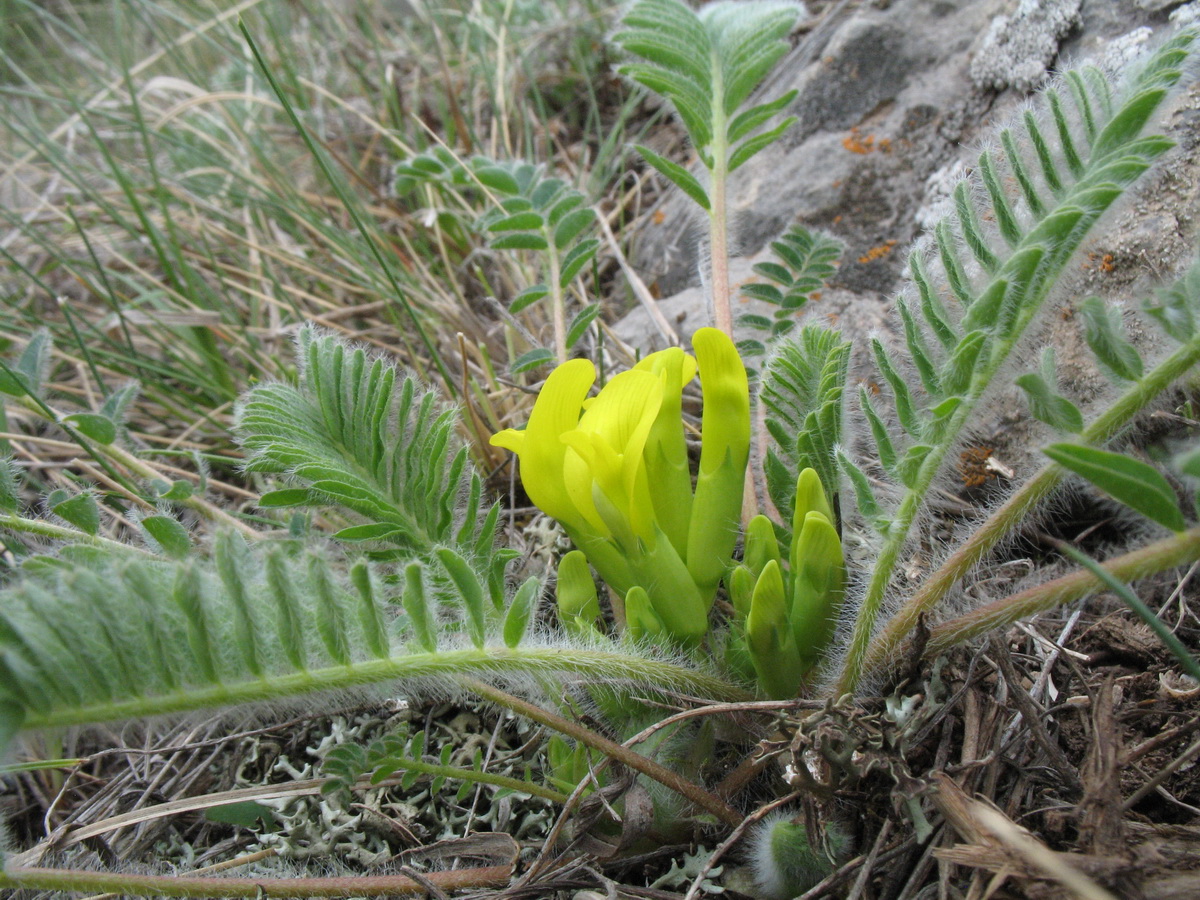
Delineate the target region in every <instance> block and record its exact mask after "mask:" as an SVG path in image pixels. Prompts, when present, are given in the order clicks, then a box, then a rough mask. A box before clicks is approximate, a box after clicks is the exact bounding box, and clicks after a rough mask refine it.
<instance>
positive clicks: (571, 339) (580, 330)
mask: <svg viewBox="0 0 1200 900" xmlns="http://www.w3.org/2000/svg"><path fill="white" fill-rule="evenodd" d="M598 315H600V304H599V303H589V304H588V305H587V306H585V307H584V308H583V309H581V310H580V311H579V314H578V315H576V316H575V318H574V319H572V320H571V327H570V328H568V329H567V349H570V348H571V347H574V346H575V344H576V342H577V341H578V340H579V339H580V338H581V337H583V334H584V332H585V331H587V329H588V326H589V325H591V324H592V322H593V321H594V320H595V318H596V316H598Z"/></svg>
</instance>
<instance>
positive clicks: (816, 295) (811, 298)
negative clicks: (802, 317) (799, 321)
mask: <svg viewBox="0 0 1200 900" xmlns="http://www.w3.org/2000/svg"><path fill="white" fill-rule="evenodd" d="M820 299H821V292H820V291H813V292H812V293H811V294H809V295H808V301H809V302H810V303H816V302H817V301H818V300H820ZM798 314H799V313H798V312H797V315H798Z"/></svg>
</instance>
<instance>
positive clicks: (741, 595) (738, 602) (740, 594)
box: [726, 566, 757, 622]
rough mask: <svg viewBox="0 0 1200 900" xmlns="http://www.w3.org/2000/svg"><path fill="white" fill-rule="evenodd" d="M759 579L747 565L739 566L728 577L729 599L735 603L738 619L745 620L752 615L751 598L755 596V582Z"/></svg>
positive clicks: (734, 607)
mask: <svg viewBox="0 0 1200 900" xmlns="http://www.w3.org/2000/svg"><path fill="white" fill-rule="evenodd" d="M756 581H757V579H756V578H755V577H754V573H753V572H751V571H750V569H749V568H747V567H746V566H737V567H736V568H735V569H734V570H733V571H732V572H730V573H729V577H728V578H727V579H726V585H727V587H728V588H729V600H730V602H731V603H733V611H734V612H735V613H736V614H737V621H739V622H745V621H746V616H748V615H750V598H751V597H753V596H754V584H755V582H756Z"/></svg>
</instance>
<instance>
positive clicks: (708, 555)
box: [492, 328, 750, 647]
mask: <svg viewBox="0 0 1200 900" xmlns="http://www.w3.org/2000/svg"><path fill="white" fill-rule="evenodd" d="M693 347H694V349H695V353H696V356H695V358H693V357H691V356H689V355H687V354H685V353H684V352H683V351H682V350H680V349H678V348H672V349H669V350H663V351H661V352H658V353H654V354H651V355H650V356H648V357H646V358H645V359H643V360H642V361H641V362H639V363H638V364H637V365H636V366H634V367H633V368H632V369H630V370H629V371H626V372H622V373H620V374H618V375H616V376H614V377H613V378H612V379H610V380H609V381H608V383H607V384H605V385H604V387H603V389H601V391H600V392H599V393H598V394H597V395H596V396H595V397H591V398H589V397H588V394H589V393H590V392H591V389H592V385H593V384H594V383H595V380H596V372H595V368H594V367H593V365H592V364H591V362H589V361H588V360H584V359H575V360H571V361H569V362H566V363H563V364H562V365H560V366H559V367H558V368H556V369H555V370H554V371H553V372H552V373H551V375H550V377H549V378H548V379H547V380H546V384H545V386H544V387H543V388H542V390H541V393H540V394H539V395H538V398H537V401H536V402H535V404H534V407H533V411H532V413H531V414H530V417H529V423H528V425H526V427H525V429H524V430H522V431H517V430H514V429H508V430H506V431H502V432H500V433H499V434H497V435H495V436H494V437H493V438H492V443H493V444H495V445H497V446H500V447H505V448H507V449H509V450H512V451H513V452H514V453H516V454H517V456H518V458H519V461H520V470H521V480H522V482H523V484H524V485H525V490H526V492H527V493H528V494H529V498H530V499H531V500H532V501H533V502H534V504H536V505H537V506H538V507H539V508H540V509H541V510H542V511H543V512H545V513H546V514H547V515H549V516H551V517H553V518H555V519H557V520H558V521H559V523H560V524H561V525H562V526H563V528H564V529H565V530H566V532H567V534H568V535H569V536H570V538H571V540H572V541H574V543H575V545H576V546H577V547H578V548H579V549H580V550H581V551H582V552H583V554H584V555H585V556H586V557H587V560H588V561H589V562H590V563H591V564H592V565H593V566H594V567H595V568H596V571H598V572H599V573H600V575H601V577H602V578H603V579H604V580H605V581H606V582H607V583H608V584H609V585H610V586H611V587H612V588H613V589H614V590H615V591H616V592H617V594H618V595H619V597H620V598H622V599H623V600H624V601H625V609H624V611H623V613H624V617H625V621H626V627H627V628H628V630H629V632H630V633H631V634H632V635H633V636H634V637H635V638H639V637H643V636H645V637H655V638H658V637H661V638H664V639H667V640H670V641H673V642H676V643H678V644H680V645H682V646H685V647H695V646H697V645H698V644H699V643H700V641H701V640H702V639H703V638H704V636H705V634H706V633H707V631H708V611H709V609H710V607H711V606H712V603H713V599H714V597H715V595H716V590H717V587H718V585H719V584H720V582H721V579H722V577H723V576H724V575H725V573H726V571H727V570H728V568H729V565H730V559H731V556H732V553H733V549H734V546H735V544H736V542H737V537H738V533H739V527H738V523H739V517H740V514H741V507H742V489H743V486H744V484H745V472H746V463H747V460H748V457H749V448H750V395H749V385H748V383H747V378H746V369H745V366H744V365H743V364H742V360H741V358H740V357H739V356H738V353H737V350H736V349H735V347H734V346H733V342H732V341H731V340H730V339H729V338H728V337H727V336H726V335H725V334H724V333H723V332H720V331H718V330H716V329H714V328H702V329H700V330H699V331H697V332H696V334H695V336H694V337H693ZM697 372H698V373H699V376H700V384H701V389H702V391H703V396H704V412H703V416H702V419H701V443H700V467H699V472H698V474H697V477H696V483H695V488H694V489H693V486H692V474H691V469H690V467H689V465H688V453H687V444H686V441H685V439H684V431H683V420H682V394H683V389H684V387H685V386H686V385H687V384H688V383H689V382H690V381H691V380H692V379H693V378H694V377H695V376H696V374H697ZM564 562H565V561H564ZM566 569H567V572H568V573H570V572H573V571H576V569H577V567H574V564H568V565H567V566H566ZM585 574H586V571H585ZM560 578H561V576H560ZM578 580H579V579H578V576H577V575H576V576H575V577H570V576H569V577H568V578H567V579H564V585H563V587H564V588H565V593H566V594H567V595H568V596H573V597H578V596H579V592H578V591H577V590H576V585H577V584H578ZM560 593H562V592H561V591H560ZM584 595H586V591H584ZM568 605H571V604H570V603H568ZM574 607H575V608H576V611H574V612H572V613H571V615H570V616H568V617H566V618H567V619H569V620H576V621H583V620H584V618H585V617H584V616H583V615H582V614H581V612H580V611H581V610H585V609H586V610H588V611H590V610H591V609H592V605H591V603H589V602H588V601H587V599H586V596H585V599H582V600H576V601H574Z"/></svg>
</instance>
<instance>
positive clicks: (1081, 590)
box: [925, 528, 1200, 656]
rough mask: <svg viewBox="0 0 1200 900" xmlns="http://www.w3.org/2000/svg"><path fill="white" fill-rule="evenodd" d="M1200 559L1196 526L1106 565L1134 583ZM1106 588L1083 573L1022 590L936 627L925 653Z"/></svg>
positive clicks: (1199, 534)
mask: <svg viewBox="0 0 1200 900" xmlns="http://www.w3.org/2000/svg"><path fill="white" fill-rule="evenodd" d="M1197 559H1200V528H1193V529H1191V530H1189V531H1184V532H1182V533H1180V534H1176V535H1172V536H1171V537H1169V538H1165V539H1164V540H1161V541H1157V542H1155V543H1153V544H1150V545H1149V546H1146V547H1141V548H1139V549H1137V550H1134V551H1132V552H1130V553H1125V554H1123V555H1121V556H1118V557H1116V558H1115V559H1110V560H1108V561H1107V562H1105V563H1103V564H1102V568H1103V569H1104V571H1105V572H1108V573H1109V574H1110V575H1111V576H1112V577H1113V578H1115V579H1117V580H1118V581H1121V582H1131V581H1136V580H1137V579H1139V578H1145V577H1146V576H1147V575H1153V574H1155V573H1157V572H1162V571H1165V570H1167V569H1174V568H1176V567H1178V566H1185V565H1188V564H1190V563H1192V562H1195V561H1196V560H1197ZM1104 587H1106V582H1105V581H1104V580H1102V579H1100V578H1097V577H1096V576H1095V575H1093V574H1092V573H1091V572H1089V571H1080V572H1072V573H1071V574H1070V575H1064V576H1063V577H1062V578H1056V579H1054V580H1053V581H1048V582H1046V583H1045V584H1040V585H1038V586H1037V587H1032V588H1029V589H1028V590H1024V591H1021V592H1020V593H1019V594H1013V595H1012V596H1010V597H1004V598H1002V599H1000V600H993V601H992V602H991V603H987V604H985V605H983V606H981V607H979V608H978V609H975V610H972V611H971V612H969V613H967V614H966V615H965V616H959V617H958V618H957V619H952V620H950V621H949V622H944V623H942V624H941V625H938V626H937V627H936V628H934V629H933V630H932V632H931V633H930V636H929V641H928V642H927V643H926V645H925V655H926V656H936V655H937V654H938V653H941V652H943V651H944V650H946V649H947V648H949V647H952V646H954V645H955V644H959V643H962V642H963V641H967V640H970V639H971V638H974V637H978V636H979V635H981V634H983V633H984V632H986V631H990V630H991V629H993V628H1001V627H1004V626H1007V625H1011V624H1012V623H1013V622H1016V621H1017V620H1019V619H1023V618H1025V617H1026V616H1032V615H1035V614H1037V613H1040V612H1045V611H1046V610H1049V609H1054V608H1055V607H1056V606H1061V605H1062V604H1064V603H1070V602H1071V601H1073V600H1078V599H1080V598H1081V597H1085V596H1087V595H1088V594H1091V593H1095V592H1096V591H1097V590H1100V589H1102V588H1104Z"/></svg>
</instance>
